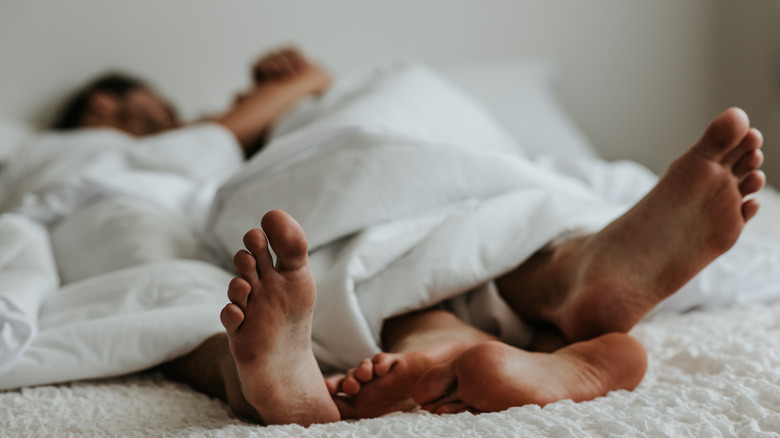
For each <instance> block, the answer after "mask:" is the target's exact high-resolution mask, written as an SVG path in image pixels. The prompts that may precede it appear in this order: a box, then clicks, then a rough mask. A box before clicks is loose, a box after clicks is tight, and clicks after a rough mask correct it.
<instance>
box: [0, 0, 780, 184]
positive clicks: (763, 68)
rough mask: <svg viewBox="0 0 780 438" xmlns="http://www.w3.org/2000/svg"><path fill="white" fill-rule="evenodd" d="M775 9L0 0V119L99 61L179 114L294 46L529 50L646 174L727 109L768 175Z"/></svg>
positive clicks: (778, 78)
mask: <svg viewBox="0 0 780 438" xmlns="http://www.w3.org/2000/svg"><path fill="white" fill-rule="evenodd" d="M778 23H780V2H778V1H770V0H755V1H750V2H747V1H737V0H734V1H717V2H716V1H711V0H689V1H685V2H680V1H675V0H658V1H642V2H640V1H624V0H590V1H587V2H584V1H576V0H553V1H542V0H539V1H530V0H523V1H518V0H488V1H466V0H424V1H423V0H395V1H385V2H379V1H365V0H330V1H303V0H284V1H282V0H278V1H248V0H246V1H244V0H228V1H220V2H216V1H205V0H165V1H160V0H132V1H130V0H125V1H113V0H68V1H58V0H39V1H29V2H28V1H12V0H0V116H5V117H9V116H11V117H21V118H24V119H26V120H30V121H32V122H34V123H36V124H38V125H40V126H43V125H45V124H46V123H48V122H49V121H50V120H51V117H52V115H53V114H54V112H55V111H56V109H57V107H58V104H59V103H61V101H62V99H63V98H64V97H65V96H66V95H67V93H68V92H69V91H70V90H72V88H73V87H76V86H77V85H79V84H81V83H82V82H83V81H84V80H85V79H87V78H89V77H91V76H93V75H95V74H97V73H99V72H101V71H103V70H105V69H109V68H120V69H125V70H128V71H130V72H132V73H135V74H138V75H141V76H143V77H148V78H150V79H151V81H152V83H153V84H155V85H156V86H158V88H159V89H161V90H162V91H163V92H164V94H166V95H167V96H169V97H170V98H171V99H172V100H173V101H174V102H175V103H176V104H177V105H178V106H179V107H180V108H181V110H182V112H183V113H184V115H186V116H188V117H197V116H199V115H202V114H205V113H208V112H209V111H213V110H218V109H220V108H223V107H224V106H225V105H227V103H228V102H229V99H230V96H231V94H232V93H233V92H235V91H237V90H239V89H240V88H241V87H243V86H244V85H246V84H247V80H248V79H247V71H248V67H249V65H250V61H251V60H252V59H253V58H254V57H256V56H257V55H259V54H261V53H262V52H264V51H265V50H267V49H270V48H273V47H276V46H278V45H280V44H286V43H295V44H297V45H299V46H300V47H302V48H303V49H304V50H305V51H306V52H307V53H309V54H310V55H312V56H313V57H315V58H317V59H319V60H321V62H322V63H323V64H325V65H327V66H328V67H329V68H330V69H331V70H332V71H333V72H335V73H338V72H344V71H347V70H349V69H351V68H354V67H356V66H359V65H362V64H364V63H366V62H369V61H371V60H374V59H376V58H378V57H396V58H406V59H416V60H422V61H425V62H428V63H430V64H432V65H434V66H437V65H446V64H452V63H458V62H471V61H479V60H490V59H497V58H504V57H535V58H544V59H548V60H550V61H552V62H554V63H555V64H556V65H557V66H558V68H559V74H558V77H557V80H556V83H555V86H556V91H557V93H558V95H559V97H560V99H561V101H562V103H563V105H564V107H565V108H566V109H567V110H569V112H570V113H571V114H572V115H573V116H574V118H575V120H576V121H577V123H578V124H579V125H580V126H581V128H582V129H583V130H584V131H585V133H586V134H587V135H588V137H589V138H590V139H591V140H592V141H593V143H594V144H595V146H596V147H597V148H598V149H599V150H600V151H601V153H602V154H604V155H605V156H606V157H607V158H610V159H617V158H630V159H634V160H638V161H640V162H643V163H645V164H647V165H649V166H650V167H652V168H653V169H654V170H656V171H660V170H662V169H663V168H664V167H665V165H666V164H667V163H668V161H669V160H670V159H671V158H673V157H674V156H675V155H677V153H679V151H680V150H681V149H682V148H684V147H686V146H687V145H688V144H689V143H690V142H692V141H693V140H694V139H695V138H696V137H697V136H698V134H699V132H700V131H701V129H702V127H703V125H705V124H706V123H707V121H708V120H709V119H710V118H711V117H712V116H714V115H715V114H717V113H718V112H719V111H720V110H721V109H723V108H724V107H725V106H728V105H739V106H742V107H743V108H745V109H746V110H748V112H749V113H750V114H751V116H752V119H753V121H754V124H755V125H756V126H757V127H759V128H760V129H761V130H762V131H763V132H764V134H765V137H766V140H767V166H766V168H767V173H768V175H769V178H770V181H774V182H775V183H776V184H777V183H778V182H780V151H778V150H777V149H778V148H777V146H776V145H777V143H778V142H780V25H778Z"/></svg>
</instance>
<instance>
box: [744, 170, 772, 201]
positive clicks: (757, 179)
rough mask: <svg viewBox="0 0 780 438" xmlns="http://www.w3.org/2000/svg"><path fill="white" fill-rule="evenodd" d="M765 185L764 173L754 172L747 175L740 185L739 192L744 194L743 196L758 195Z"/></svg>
mask: <svg viewBox="0 0 780 438" xmlns="http://www.w3.org/2000/svg"><path fill="white" fill-rule="evenodd" d="M764 183H766V176H765V175H764V172H762V171H760V170H754V171H752V172H750V173H748V174H747V175H745V177H744V178H743V179H742V182H740V183H739V192H740V193H742V196H747V195H750V194H753V193H756V192H757V191H759V190H761V189H762V188H763V187H764Z"/></svg>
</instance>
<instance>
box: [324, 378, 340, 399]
mask: <svg viewBox="0 0 780 438" xmlns="http://www.w3.org/2000/svg"><path fill="white" fill-rule="evenodd" d="M342 380H344V375H343V374H339V375H336V376H330V377H328V378H326V379H325V387H326V388H328V393H329V394H330V395H336V394H338V393H339V388H341V381H342Z"/></svg>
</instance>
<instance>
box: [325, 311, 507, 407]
mask: <svg viewBox="0 0 780 438" xmlns="http://www.w3.org/2000/svg"><path fill="white" fill-rule="evenodd" d="M383 339H384V344H385V346H386V348H387V349H388V350H390V351H391V352H389V353H379V354H376V355H375V356H374V357H373V358H371V359H364V360H363V361H361V362H360V364H358V366H356V367H355V368H352V369H350V370H349V371H347V373H346V375H345V376H340V377H334V378H330V379H328V381H327V385H328V390H329V391H330V392H331V394H333V396H334V400H335V402H336V405H337V406H338V408H339V412H340V413H341V416H342V418H373V417H378V416H380V415H384V414H387V413H390V412H396V411H405V410H409V409H411V408H413V407H415V406H417V405H416V403H415V402H414V400H413V399H412V391H413V389H414V385H415V383H417V380H418V379H419V378H420V377H421V376H422V375H423V374H424V373H425V372H426V371H428V370H429V369H431V368H433V367H434V366H436V365H439V364H442V363H446V362H448V361H450V360H452V359H454V358H455V357H457V356H458V355H459V354H460V353H462V352H463V351H465V350H466V349H468V348H469V347H472V346H474V345H477V344H479V343H480V342H484V341H486V340H492V339H495V338H494V337H492V336H490V335H488V334H486V333H483V332H481V331H479V330H477V329H475V328H473V327H471V326H469V325H467V324H465V323H464V322H462V321H460V320H459V319H458V318H457V317H455V316H454V315H453V314H451V313H449V312H446V311H443V310H424V311H421V312H415V313H412V314H409V315H404V316H401V317H397V318H393V319H391V320H389V321H387V322H386V323H385V324H384V327H383Z"/></svg>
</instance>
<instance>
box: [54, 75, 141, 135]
mask: <svg viewBox="0 0 780 438" xmlns="http://www.w3.org/2000/svg"><path fill="white" fill-rule="evenodd" d="M139 88H148V86H147V85H146V84H145V83H144V82H143V81H141V80H139V79H136V78H134V77H131V76H128V75H126V74H124V73H117V72H111V73H106V74H103V75H102V76H100V77H98V78H97V79H95V80H93V81H92V82H90V83H89V84H88V85H86V86H85V87H84V88H82V89H81V90H79V91H77V92H76V94H74V95H73V96H72V97H71V98H70V99H68V102H67V103H66V104H65V106H64V108H63V109H62V111H61V112H60V115H59V117H57V119H56V122H55V123H54V124H53V125H52V128H53V129H60V130H67V129H75V128H78V127H79V126H81V120H82V118H83V117H84V114H86V112H87V111H88V110H89V99H90V97H91V96H92V94H93V93H95V92H98V91H103V92H108V93H111V94H114V95H115V96H117V97H119V98H122V97H124V96H125V95H126V94H127V93H128V92H130V91H132V90H136V89H139Z"/></svg>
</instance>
